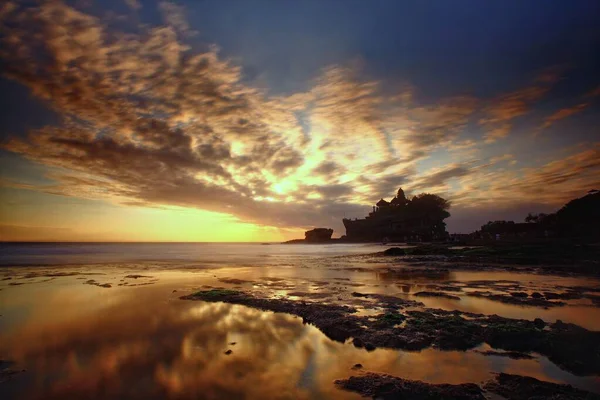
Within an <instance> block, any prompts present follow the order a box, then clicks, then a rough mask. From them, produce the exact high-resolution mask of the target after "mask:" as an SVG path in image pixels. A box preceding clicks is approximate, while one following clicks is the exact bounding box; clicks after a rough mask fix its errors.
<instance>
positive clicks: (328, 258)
mask: <svg viewBox="0 0 600 400" xmlns="http://www.w3.org/2000/svg"><path fill="white" fill-rule="evenodd" d="M1 250H2V254H1V263H2V265H4V267H2V268H0V279H2V280H0V289H1V290H0V315H1V317H0V359H2V360H3V363H4V366H9V367H10V368H12V369H13V370H18V371H21V370H22V369H25V370H26V371H25V372H21V373H18V374H16V375H14V376H12V378H11V379H10V380H6V381H5V382H3V383H0V397H1V398H3V399H4V398H15V399H17V398H18V399H46V398H48V399H52V398H56V399H59V398H60V399H65V398H86V399H87V398H89V399H95V398H97V399H113V398H136V399H137V398H139V399H142V398H143V399H149V398H157V399H158V398H171V399H192V398H193V399H221V398H235V399H237V398H244V399H271V398H276V399H332V398H342V399H354V398H359V397H358V396H357V395H355V394H352V393H348V392H343V391H339V390H337V389H336V388H335V386H334V385H333V384H332V382H333V380H335V379H340V378H345V377H348V376H351V375H353V374H356V372H354V371H352V370H351V367H352V365H354V364H356V363H361V364H362V365H363V366H364V367H365V369H366V370H370V371H378V372H385V373H390V374H393V375H397V376H400V377H404V378H409V379H420V380H424V381H426V382H432V383H463V382H475V383H481V382H483V381H486V380H488V379H490V378H491V374H492V373H493V372H500V371H503V372H509V373H514V374H520V375H528V376H533V377H536V378H538V379H543V380H548V381H553V382H566V383H570V384H572V385H575V386H578V387H581V388H585V389H587V390H592V391H596V392H600V379H599V377H597V376H587V377H578V376H574V375H573V374H570V373H568V372H566V371H563V370H561V369H560V368H558V367H557V366H556V365H554V364H553V363H552V362H550V361H549V360H548V359H546V358H545V357H543V356H536V358H535V359H533V360H511V359H508V358H504V357H495V356H491V357H490V356H484V355H482V354H480V353H477V352H473V351H468V352H457V351H440V350H435V349H426V350H423V351H420V352H406V351H396V350H388V349H377V350H375V351H373V352H367V351H365V350H364V349H357V348H355V347H353V346H352V345H351V344H350V343H346V344H344V343H337V342H333V341H331V340H329V339H327V338H326V337H325V336H324V335H323V334H322V333H321V332H320V331H318V330H317V329H316V328H314V327H313V326H311V325H306V324H303V323H302V321H301V319H299V318H296V317H293V316H290V315H287V314H276V313H271V312H262V311H258V310H254V309H250V308H247V307H243V306H237V305H228V304H221V303H204V302H191V301H183V300H180V299H179V296H181V295H184V294H187V293H190V292H191V291H194V290H198V289H199V288H202V287H207V286H211V287H236V288H240V289H243V290H251V291H258V292H263V294H265V295H288V294H289V293H292V292H293V293H298V292H300V293H319V294H323V295H324V296H327V295H328V294H331V298H327V297H325V298H324V299H323V300H319V301H324V302H327V301H330V300H332V301H333V300H337V299H338V298H342V299H343V298H345V296H348V295H349V293H350V292H351V291H354V290H358V291H360V292H363V293H386V294H391V295H395V296H404V297H407V298H412V296H413V294H414V293H415V292H417V291H420V290H424V289H426V288H427V287H428V285H431V284H439V283H444V284H445V283H447V282H454V283H455V284H456V283H458V284H465V285H468V284H470V283H473V282H480V281H487V280H489V281H498V280H504V281H512V282H517V283H518V284H519V285H521V286H522V287H524V288H525V290H543V289H544V288H546V289H554V288H556V287H557V286H590V285H595V286H597V287H600V282H598V281H595V280H590V279H576V278H563V277H552V276H543V275H534V274H516V273H507V272H502V271H499V272H473V271H459V270H457V271H450V272H449V273H448V274H446V275H444V276H441V277H438V278H436V279H431V278H402V277H398V276H395V275H390V274H389V273H385V268H387V267H390V266H392V265H390V264H389V261H387V260H385V259H384V260H382V259H380V258H378V259H375V258H373V257H359V256H357V255H358V254H364V253H372V252H376V251H381V250H382V246H380V245H331V246H320V245H315V246H305V245H278V244H273V245H260V244H158V245H157V244H102V245H99V244H77V245H67V244H61V245H55V244H44V245H2V248H1ZM393 266H394V267H397V266H398V265H397V264H394V265H393ZM132 274H136V275H143V276H142V277H137V278H131V277H129V278H128V276H129V275H132ZM89 280H94V282H95V283H97V284H103V285H110V286H111V287H110V288H108V287H100V286H96V285H90V284H85V282H88V281H89ZM419 300H420V301H423V302H424V303H425V304H426V306H428V307H434V308H444V309H458V310H463V311H473V312H480V313H484V314H493V313H495V314H499V315H504V316H507V317H513V318H526V319H533V318H536V317H541V318H543V319H544V320H546V321H554V320H556V319H562V320H563V321H569V322H574V323H577V324H579V325H582V326H585V327H587V328H588V329H594V330H600V312H599V310H600V309H599V308H597V307H591V306H590V305H589V304H578V303H577V302H574V303H573V304H569V305H568V306H565V307H555V308H550V309H548V310H544V309H541V308H536V307H521V306H515V305H509V304H502V303H498V302H494V301H491V300H487V299H480V298H475V297H469V296H462V295H461V300H460V301H457V300H448V299H438V298H431V299H428V298H419ZM342 301H343V300H342ZM234 342H235V345H232V344H231V343H234ZM483 349H485V346H483ZM227 350H232V351H233V353H232V354H230V355H225V354H224V352H225V351H227ZM8 362H10V364H9V363H8Z"/></svg>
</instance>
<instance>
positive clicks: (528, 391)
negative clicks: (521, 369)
mask: <svg viewBox="0 0 600 400" xmlns="http://www.w3.org/2000/svg"><path fill="white" fill-rule="evenodd" d="M483 388H484V389H485V390H487V391H490V392H492V393H496V394H498V395H500V396H502V397H504V398H506V399H507V400H530V399H553V400H600V395H597V394H594V393H590V392H586V391H584V390H581V389H576V388H574V387H573V386H571V385H563V384H557V383H551V382H544V381H540V380H537V379H535V378H531V377H528V376H520V375H510V374H504V373H501V374H498V375H497V376H496V379H494V380H493V381H490V382H487V383H486V384H485V385H484V386H483Z"/></svg>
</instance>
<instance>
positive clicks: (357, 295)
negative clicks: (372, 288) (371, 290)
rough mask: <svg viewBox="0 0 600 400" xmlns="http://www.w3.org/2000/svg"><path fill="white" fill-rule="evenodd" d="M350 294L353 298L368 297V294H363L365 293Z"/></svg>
mask: <svg viewBox="0 0 600 400" xmlns="http://www.w3.org/2000/svg"><path fill="white" fill-rule="evenodd" d="M351 294H352V296H354V297H369V295H368V294H365V293H359V292H352V293H351Z"/></svg>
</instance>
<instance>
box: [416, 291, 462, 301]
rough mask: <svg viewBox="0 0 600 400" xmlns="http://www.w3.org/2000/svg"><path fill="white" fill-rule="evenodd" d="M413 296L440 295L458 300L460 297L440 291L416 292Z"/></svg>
mask: <svg viewBox="0 0 600 400" xmlns="http://www.w3.org/2000/svg"><path fill="white" fill-rule="evenodd" d="M415 296H417V297H442V298H444V299H450V300H460V297H458V296H453V295H451V294H447V293H441V292H417V293H415Z"/></svg>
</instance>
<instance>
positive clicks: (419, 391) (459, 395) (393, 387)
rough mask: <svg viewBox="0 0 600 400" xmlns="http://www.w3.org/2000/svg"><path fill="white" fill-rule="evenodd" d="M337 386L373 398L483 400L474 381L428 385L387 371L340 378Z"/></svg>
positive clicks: (336, 382)
mask: <svg viewBox="0 0 600 400" xmlns="http://www.w3.org/2000/svg"><path fill="white" fill-rule="evenodd" d="M335 384H336V385H337V386H338V387H339V388H340V389H344V390H348V391H352V392H356V393H359V394H360V395H362V396H364V397H371V398H374V399H375V398H376V399H390V400H391V399H415V400H417V399H419V400H439V399H446V400H484V399H485V397H484V396H483V394H482V391H481V389H480V388H479V386H477V385H476V384H474V383H463V384H460V385H450V384H430V383H425V382H421V381H412V380H408V379H402V378H398V377H395V376H391V375H386V374H376V373H372V372H369V373H366V374H365V375H361V376H351V377H350V378H348V379H339V380H336V381H335Z"/></svg>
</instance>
